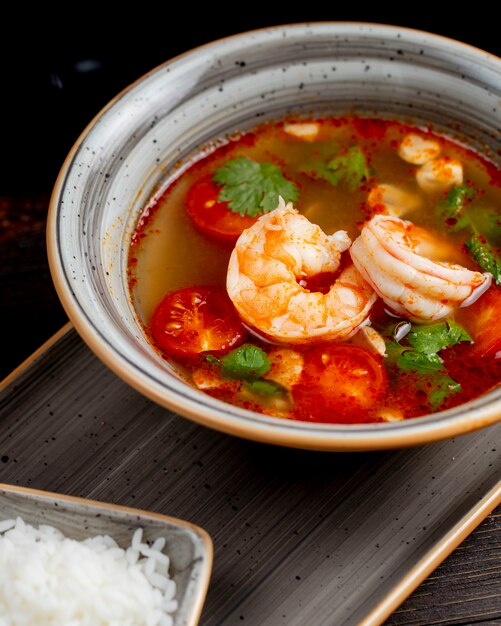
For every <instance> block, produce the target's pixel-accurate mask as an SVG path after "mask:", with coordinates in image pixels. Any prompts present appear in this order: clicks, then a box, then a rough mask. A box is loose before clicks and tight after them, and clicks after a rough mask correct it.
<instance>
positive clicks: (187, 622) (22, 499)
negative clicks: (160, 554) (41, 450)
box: [0, 483, 212, 626]
mask: <svg viewBox="0 0 501 626" xmlns="http://www.w3.org/2000/svg"><path fill="white" fill-rule="evenodd" d="M16 517H21V518H22V519H23V520H24V521H25V522H26V523H27V524H31V525H32V526H35V527H37V526H40V525H42V524H48V525H50V526H54V527H55V528H57V529H58V530H60V531H61V532H62V533H63V534H64V535H65V536H66V537H68V538H70V539H75V540H76V541H83V540H84V539H87V538H88V537H94V536H96V535H109V536H110V537H112V538H113V539H114V540H115V541H116V542H117V543H118V545H119V546H120V547H121V548H124V549H125V548H127V547H128V546H129V545H130V543H131V540H132V535H133V533H134V531H135V530H136V529H137V528H142V529H143V540H144V541H146V542H153V541H154V540H155V539H157V538H158V537H164V538H165V542H166V543H165V548H164V550H163V551H164V553H165V554H167V555H168V556H169V559H170V568H169V574H170V576H171V578H172V579H173V580H174V581H175V582H176V599H177V601H178V605H179V608H178V610H177V611H176V612H175V613H174V614H173V622H174V626H196V624H198V621H199V619H200V614H201V612H202V607H203V604H204V600H205V595H206V593H207V588H208V586H209V579H210V574H211V569H212V542H211V540H210V537H209V535H208V534H207V533H206V532H205V531H204V530H203V529H201V528H199V527H198V526H195V525H194V524H189V523H188V522H184V521H182V520H178V519H175V518H173V517H167V516H166V515H159V514H158V513H150V512H148V511H142V510H140V509H132V508H129V507H125V506H118V505H116V504H107V503H104V502H96V501H95V500H86V499H84V498H74V497H72V496H65V495H61V494H57V493H50V492H48V491H39V490H37V489H26V488H24V487H14V486H12V485H4V484H2V483H0V522H2V521H4V520H7V519H15V518H16Z"/></svg>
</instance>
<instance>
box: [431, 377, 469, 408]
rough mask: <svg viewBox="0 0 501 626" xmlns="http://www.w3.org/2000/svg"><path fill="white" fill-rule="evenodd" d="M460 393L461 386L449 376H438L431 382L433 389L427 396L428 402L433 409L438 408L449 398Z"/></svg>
mask: <svg viewBox="0 0 501 626" xmlns="http://www.w3.org/2000/svg"><path fill="white" fill-rule="evenodd" d="M460 391H461V385H460V384H459V383H457V382H456V381H455V380H453V379H452V378H450V377H449V376H445V375H444V374H438V375H437V376H435V378H434V380H433V389H432V391H431V392H430V394H429V396H428V400H429V402H430V404H431V406H432V407H433V408H434V409H438V407H439V406H440V405H441V404H442V402H444V400H446V399H447V398H448V397H449V396H453V395H455V394H456V393H459V392H460Z"/></svg>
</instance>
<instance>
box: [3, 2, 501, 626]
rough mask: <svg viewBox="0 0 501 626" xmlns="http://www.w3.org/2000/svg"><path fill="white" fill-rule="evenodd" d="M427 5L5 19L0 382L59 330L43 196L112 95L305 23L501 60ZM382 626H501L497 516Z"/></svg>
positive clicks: (490, 38) (485, 32)
mask: <svg viewBox="0 0 501 626" xmlns="http://www.w3.org/2000/svg"><path fill="white" fill-rule="evenodd" d="M426 6H428V5H426ZM426 6H425V5H423V6H422V7H418V6H417V5H416V6H415V7H414V8H412V7H409V6H407V11H404V8H405V7H400V9H399V10H397V11H395V10H394V9H393V8H392V7H391V6H389V5H388V4H385V5H384V6H383V5H382V6H381V7H376V6H375V5H371V8H367V9H365V8H364V7H363V6H357V7H356V8H354V9H353V10H351V11H349V10H347V9H346V8H344V9H337V8H334V7H333V8H332V10H331V11H325V10H324V11H313V10H312V11H310V12H306V11H298V10H292V9H290V10H289V8H288V7H287V6H286V5H284V6H280V5H274V7H273V11H271V12H270V7H268V6H266V5H265V3H253V4H248V5H244V4H242V3H240V4H239V5H238V7H237V5H232V4H224V5H221V4H218V5H217V6H215V5H211V6H206V7H205V8H204V9H202V10H200V9H195V8H194V7H191V6H186V7H183V8H181V9H179V10H178V11H177V12H176V14H175V16H173V15H172V14H170V13H169V12H168V11H167V8H164V9H161V8H158V7H153V6H151V7H148V8H144V9H142V11H144V15H139V14H138V13H137V11H138V10H137V11H135V12H131V13H130V14H129V13H127V11H126V9H125V8H124V7H123V6H122V7H120V8H117V9H116V13H115V14H114V15H111V14H110V13H108V14H107V15H106V16H105V15H104V13H103V12H102V11H101V10H99V11H97V10H95V9H93V8H91V7H90V6H89V7H87V10H83V9H82V15H78V16H77V15H73V16H72V17H71V18H70V17H69V16H68V15H62V14H60V13H57V14H56V13H55V12H54V15H51V14H50V10H47V9H46V10H45V11H44V14H43V20H45V21H41V22H40V23H37V15H36V13H31V14H30V21H29V23H27V22H26V19H25V16H20V17H19V18H16V19H14V17H12V20H11V22H10V26H11V30H12V32H11V34H10V36H9V38H7V39H5V38H3V40H2V43H1V47H2V48H1V49H0V53H1V55H0V64H1V65H2V80H3V83H4V86H6V87H7V89H6V90H5V91H4V93H5V94H7V95H6V96H3V97H2V103H1V105H0V106H1V107H2V113H3V116H2V118H3V125H2V135H1V136H2V140H1V143H0V145H1V146H2V149H1V151H0V164H1V170H0V171H1V175H0V255H1V257H0V259H1V263H0V276H1V281H0V315H1V316H2V322H3V324H2V327H3V329H4V333H3V351H2V355H3V356H2V360H1V361H0V365H1V369H2V371H1V374H2V375H6V374H7V373H8V372H9V371H10V370H11V369H13V368H14V367H15V366H17V365H18V364H19V363H20V362H21V361H22V360H23V359H24V358H26V357H27V356H28V355H29V354H30V353H31V352H32V351H33V350H35V349H36V348H37V347H38V346H39V345H40V344H41V343H42V342H43V341H44V340H46V339H47V338H48V337H49V336H50V335H52V334H53V333H54V332H55V331H56V330H58V329H59V328H60V327H61V326H62V325H63V324H64V323H65V322H66V321H67V318H66V315H65V313H64V311H63V310H62V308H61V306H60V304H59V301H58V298H57V295H56V293H55V291H54V288H53V285H52V280H51V277H50V273H49V269H48V264H47V260H46V248H45V223H46V217H47V207H48V202H49V198H50V192H51V189H52V186H53V184H54V181H55V178H56V176H57V172H58V169H59V167H60V165H61V164H62V162H63V160H64V157H65V155H66V153H67V152H68V151H69V149H70V148H71V145H72V144H73V142H74V141H75V140H76V138H77V137H78V134H79V133H80V132H81V130H82V129H83V128H84V127H85V125H86V124H87V122H88V121H89V120H90V119H91V118H92V117H93V116H94V115H95V114H96V113H97V112H98V111H99V110H100V108H101V107H102V106H104V105H105V104H106V103H107V102H108V101H109V100H110V99H111V98H112V97H113V96H114V95H116V93H118V92H119V91H120V90H121V89H123V88H124V87H126V86H127V85H128V84H130V83H131V82H133V81H134V80H135V79H136V78H138V77H139V76H141V75H142V74H143V73H144V72H146V71H148V70H149V69H151V68H153V67H155V66H156V65H158V64H159V63H162V62H163V61H166V60H167V59H169V58H171V57H172V56H174V55H176V54H179V53H181V52H184V51H186V50H188V49H190V48H192V47H194V46H196V45H200V44H203V43H206V42H208V41H210V40H213V39H217V38H220V37H224V36H227V35H231V34H234V33H237V32H242V31H245V30H250V29H253V28H260V27H265V26H271V25H275V24H283V23H293V22H303V21H325V20H343V21H364V22H381V23H387V24H395V25H399V26H407V27H411V28H419V29H422V30H427V31H431V32H434V33H437V34H441V35H444V36H447V37H451V38H454V39H459V40H461V41H464V42H467V43H470V44H472V45H475V46H477V47H480V48H483V49H485V50H487V51H489V52H491V53H493V54H496V55H498V56H499V55H501V36H500V34H499V32H500V31H499V26H498V24H497V23H496V20H495V17H494V16H492V17H491V18H490V19H489V8H488V5H487V4H484V5H482V3H478V2H477V3H475V12H474V11H473V10H472V8H470V9H469V10H468V13H464V12H462V10H460V9H459V8H455V7H451V8H450V12H444V15H443V17H440V18H435V19H431V17H430V15H428V13H429V12H430V11H433V7H430V6H428V8H426ZM411 11H412V12H413V17H412V18H409V17H408V14H409V13H410V12H411ZM406 14H407V16H406V17H404V15H406ZM21 18H22V19H21ZM41 19H42V18H41ZM5 25H6V23H4V26H5ZM5 30H6V31H8V30H9V28H8V23H7V28H6V29H5ZM0 454H1V451H0ZM0 469H1V467H0ZM0 478H1V474H0ZM432 608H433V611H431V609H432ZM437 609H438V610H437ZM432 615H433V617H432ZM437 615H438V616H439V617H437ZM387 623H388V624H392V625H397V624H432V623H433V624H435V623H437V624H438V623H440V624H473V623H475V624H494V623H497V624H501V508H498V509H497V510H496V511H494V512H493V513H492V514H491V515H490V516H489V517H488V518H487V519H486V520H485V521H484V522H483V523H482V525H481V526H480V527H479V528H478V529H477V530H476V531H475V532H474V533H473V534H472V535H471V536H470V537H469V538H468V539H467V540H466V541H465V542H464V543H463V544H462V545H461V546H460V548H458V549H457V550H456V551H455V552H454V553H453V554H452V555H451V556H450V557H449V558H448V559H447V560H446V561H445V562H444V563H443V564H442V565H441V566H440V567H439V568H438V569H437V570H436V571H435V572H434V574H433V575H432V576H430V577H429V578H428V579H427V580H426V581H425V582H424V583H423V584H422V585H421V586H420V587H419V588H418V590H417V591H416V592H415V593H414V594H413V595H412V596H411V597H410V598H409V599H408V600H407V601H406V602H405V603H404V604H403V605H402V606H401V607H400V609H399V610H398V611H397V612H396V613H395V614H394V615H393V616H392V617H391V618H390V619H389V621H388V622H387ZM313 626H314V625H313Z"/></svg>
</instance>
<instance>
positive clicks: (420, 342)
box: [405, 321, 472, 354]
mask: <svg viewBox="0 0 501 626" xmlns="http://www.w3.org/2000/svg"><path fill="white" fill-rule="evenodd" d="M405 339H406V340H407V341H408V342H409V345H410V346H411V347H412V348H413V349H414V350H415V351H416V352H420V353H421V354H436V353H437V352H440V350H443V349H444V348H450V347H452V346H455V345H456V344H458V343H460V342H461V341H472V338H471V337H470V335H469V334H468V333H467V332H466V331H465V329H464V328H462V327H461V326H460V325H459V324H456V322H453V321H448V322H441V323H439V324H429V325H426V326H418V325H414V326H412V329H411V331H410V332H409V333H408V335H407V336H406V337H405Z"/></svg>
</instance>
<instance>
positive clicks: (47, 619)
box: [0, 517, 178, 626]
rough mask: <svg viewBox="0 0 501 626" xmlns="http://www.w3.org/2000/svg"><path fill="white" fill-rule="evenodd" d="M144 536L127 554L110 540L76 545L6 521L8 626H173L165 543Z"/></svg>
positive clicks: (1, 538)
mask: <svg viewBox="0 0 501 626" xmlns="http://www.w3.org/2000/svg"><path fill="white" fill-rule="evenodd" d="M142 533H143V531H142V529H141V528H139V529H137V530H136V531H135V532H134V534H133V536H132V542H131V545H130V546H129V547H128V548H127V549H126V550H123V549H122V548H120V547H119V546H118V545H117V543H116V542H115V541H114V539H112V538H111V537H109V536H107V535H103V536H97V537H92V538H90V539H85V540H84V541H75V540H74V539H68V538H67V537H65V536H64V535H63V534H62V533H61V532H60V531H59V530H57V529H56V528H53V527H52V526H39V527H38V528H34V527H33V526H30V525H29V524H26V523H25V522H24V521H23V520H22V519H21V518H20V517H18V518H17V519H16V520H13V519H12V520H5V521H0V626H38V625H40V626H42V625H43V626H172V624H173V618H172V613H174V612H175V611H176V610H177V608H178V605H177V600H175V595H176V583H175V582H174V581H173V580H172V579H171V578H170V577H169V575H168V569H169V557H168V556H167V555H166V554H164V553H163V552H162V549H163V547H164V545H165V539H163V538H158V539H156V540H155V542H154V543H153V545H152V546H149V545H147V544H145V543H143V542H142Z"/></svg>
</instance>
